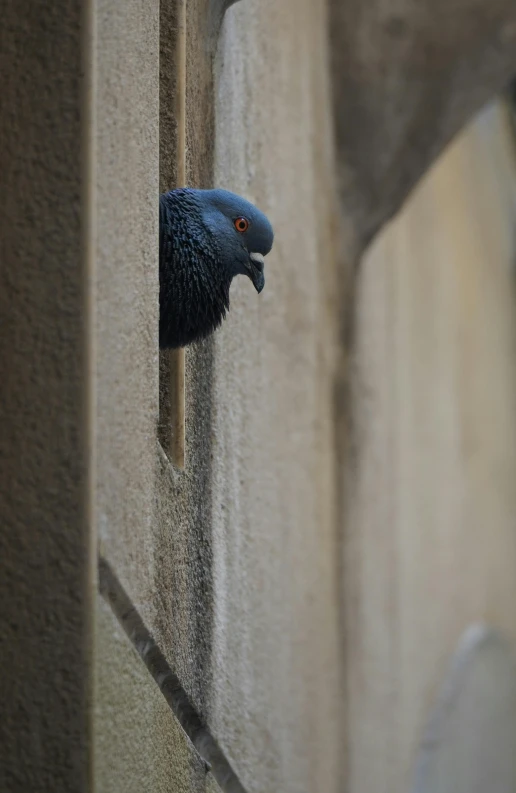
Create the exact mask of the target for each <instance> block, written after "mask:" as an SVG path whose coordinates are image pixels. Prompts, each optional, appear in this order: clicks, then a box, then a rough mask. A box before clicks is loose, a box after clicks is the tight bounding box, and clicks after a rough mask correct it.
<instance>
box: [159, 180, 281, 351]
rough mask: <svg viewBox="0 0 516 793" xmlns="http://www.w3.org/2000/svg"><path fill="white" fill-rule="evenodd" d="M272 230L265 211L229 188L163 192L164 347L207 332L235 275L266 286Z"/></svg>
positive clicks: (223, 305)
mask: <svg viewBox="0 0 516 793" xmlns="http://www.w3.org/2000/svg"><path fill="white" fill-rule="evenodd" d="M273 239H274V234H273V231H272V226H271V224H270V223H269V221H268V219H267V218H266V217H265V215H264V214H263V213H262V212H260V210H259V209H257V208H256V207H255V206H253V204H251V203H250V202H249V201H246V200H245V199H244V198H241V197H240V196H238V195H235V194H234V193H230V192H228V191H227V190H193V189H190V188H183V189H180V190H172V191H171V192H170V193H165V194H164V195H162V196H161V197H160V262H159V265H160V347H162V348H164V347H183V346H185V345H186V344H190V343H191V342H193V341H196V340H198V339H202V338H205V337H206V336H208V335H209V334H210V333H212V332H213V331H214V330H215V329H216V328H217V327H218V326H219V325H220V323H221V322H222V320H223V319H224V317H225V316H226V313H227V310H228V308H229V288H230V286H231V281H232V280H233V278H234V277H235V276H236V275H247V276H248V277H249V278H250V279H251V281H252V283H253V284H254V287H255V289H256V291H257V292H258V293H259V292H261V291H262V289H263V287H264V284H265V278H264V256H266V255H267V254H268V253H269V251H270V250H271V248H272V243H273Z"/></svg>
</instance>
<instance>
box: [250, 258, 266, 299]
mask: <svg viewBox="0 0 516 793" xmlns="http://www.w3.org/2000/svg"><path fill="white" fill-rule="evenodd" d="M249 260H250V262H249V278H250V279H251V281H252V282H253V284H254V288H255V289H256V291H257V292H258V294H260V292H261V291H262V289H263V287H264V286H265V276H264V274H263V269H264V267H265V260H264V258H263V256H262V254H261V253H250V254H249Z"/></svg>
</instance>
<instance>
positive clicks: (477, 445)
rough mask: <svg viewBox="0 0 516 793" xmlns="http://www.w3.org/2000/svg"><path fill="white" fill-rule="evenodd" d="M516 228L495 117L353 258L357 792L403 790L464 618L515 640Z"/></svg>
mask: <svg viewBox="0 0 516 793" xmlns="http://www.w3.org/2000/svg"><path fill="white" fill-rule="evenodd" d="M515 216H516V163H515V157H514V139H513V138H512V137H511V135H510V134H509V127H508V123H507V116H506V114H505V113H504V111H503V110H502V109H501V107H500V105H494V106H492V107H490V108H489V109H487V110H486V111H484V112H483V113H482V114H481V115H480V116H479V117H478V118H477V119H476V120H475V122H474V123H473V124H472V125H471V126H469V127H468V128H467V130H466V131H465V132H464V133H463V134H462V135H461V136H460V137H459V138H458V139H457V140H456V141H455V142H454V143H453V145H452V146H451V147H450V148H449V149H448V150H447V151H446V153H445V154H444V155H443V157H442V158H441V159H440V160H439V161H438V162H437V164H436V166H435V167H434V169H433V170H432V171H431V172H430V174H428V175H427V176H426V177H425V179H424V181H423V183H422V184H421V185H420V186H419V187H418V189H417V190H416V191H415V193H414V194H413V196H412V197H411V199H410V200H409V202H408V203H407V205H406V207H405V209H404V210H403V212H402V213H401V214H400V215H399V216H398V217H397V218H396V219H395V220H394V221H393V223H392V224H391V225H390V226H389V227H388V228H386V229H385V230H384V231H383V232H382V234H381V235H380V236H379V238H378V239H377V240H376V241H375V243H374V244H373V245H372V247H371V248H370V249H369V250H368V252H367V254H366V256H365V259H364V261H363V265H362V266H363V269H362V270H361V273H360V285H359V292H358V299H357V305H356V339H355V349H354V353H355V359H354V376H353V381H354V388H353V420H352V433H353V444H352V448H353V454H351V455H350V457H349V480H348V511H347V521H346V527H345V532H346V545H345V547H346V566H345V576H344V585H345V601H346V604H347V615H348V620H347V628H346V635H347V637H348V642H349V643H348V646H349V648H350V654H349V658H348V666H347V675H348V686H347V689H348V703H349V708H348V742H349V755H348V759H349V769H348V774H349V776H348V789H349V791H350V793H373V792H374V793H392V791H395V790H396V791H397V790H408V789H409V780H410V775H411V770H412V765H413V762H414V759H415V752H416V750H417V746H418V742H419V740H420V739H421V737H422V731H423V727H424V725H425V722H426V719H427V718H428V716H429V713H430V708H431V706H432V705H433V702H434V699H435V696H436V694H437V692H438V691H439V689H440V687H441V684H442V682H443V675H444V674H445V671H446V668H447V664H448V661H449V659H450V656H451V654H452V652H453V651H454V649H455V645H456V642H457V641H458V639H459V636H460V635H461V634H462V632H463V631H464V630H465V629H466V628H467V626H468V624H469V623H470V622H474V621H477V620H481V621H486V622H487V623H489V624H491V625H493V626H495V627H497V628H499V629H501V630H502V631H504V632H505V635H506V636H508V637H509V638H512V639H514V638H516V619H515V614H514V608H513V604H514V602H515V599H516V533H515V528H514V515H515V513H516V489H515V487H514V481H515V476H516V419H515V409H514V406H515V404H516V365H515V361H516V359H515V356H514V343H515V333H516V325H515V321H516V314H515V282H514V262H515V258H514V255H515V248H514V244H515V239H514V218H515ZM513 728H514V729H516V725H514V727H513ZM489 739H490V735H487V734H486V735H485V740H486V742H487V741H489Z"/></svg>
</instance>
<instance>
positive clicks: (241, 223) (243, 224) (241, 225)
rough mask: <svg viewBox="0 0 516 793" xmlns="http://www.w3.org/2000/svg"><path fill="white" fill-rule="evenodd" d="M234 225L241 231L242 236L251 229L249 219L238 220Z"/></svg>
mask: <svg viewBox="0 0 516 793" xmlns="http://www.w3.org/2000/svg"><path fill="white" fill-rule="evenodd" d="M234 223H235V228H236V230H237V231H240V233H241V234H243V233H244V231H247V229H248V228H249V221H248V220H247V218H237V219H236V220H235V221H234Z"/></svg>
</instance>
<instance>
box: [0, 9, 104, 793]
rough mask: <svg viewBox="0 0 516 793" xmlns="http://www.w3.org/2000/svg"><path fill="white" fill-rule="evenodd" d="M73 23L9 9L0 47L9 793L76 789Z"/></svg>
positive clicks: (81, 571) (4, 755) (79, 693)
mask: <svg viewBox="0 0 516 793" xmlns="http://www.w3.org/2000/svg"><path fill="white" fill-rule="evenodd" d="M87 11H88V8H87V7H82V6H81V4H80V3H76V4H73V3H72V4H71V3H68V2H59V0H58V2H56V3H52V4H50V5H49V4H47V3H43V2H36V3H32V2H23V1H22V2H19V3H15V4H12V3H11V4H8V5H7V6H6V7H4V8H3V9H2V25H1V32H0V71H1V73H2V100H1V106H2V109H1V121H0V172H1V174H2V189H1V190H0V205H1V208H2V209H1V212H0V282H1V285H0V317H1V319H0V324H1V330H0V360H1V368H2V394H1V397H0V436H1V441H0V447H1V450H0V516H1V517H0V522H1V526H2V528H1V530H0V624H1V638H0V658H1V673H0V699H1V702H2V706H1V711H2V716H1V718H0V747H1V749H0V752H1V758H0V789H1V790H3V791H20V793H21V791H27V790H34V791H37V790H40V791H43V790H53V791H56V793H59V792H60V791H62V793H65V792H68V793H72V792H73V793H75V791H77V792H79V791H81V793H85V792H86V791H87V790H88V789H89V784H90V781H91V777H90V758H89V752H88V744H89V740H90V733H91V730H90V715H89V714H90V704H91V693H90V690H91V682H90V670H91V649H90V648H91V639H92V636H91V604H92V580H93V576H92V574H91V562H92V558H93V556H92V554H91V552H90V536H91V535H90V523H91V521H90V517H89V476H88V452H89V448H90V438H89V431H90V419H89V415H90V410H89V405H88V403H89V393H90V392H89V386H88V375H87V372H88V366H89V352H88V343H87V340H88V334H89V326H90V323H89V309H88V305H89V301H88V289H87V283H88V276H89V265H90V261H89V248H88V245H87V239H88V231H87V228H88V220H89V213H88V206H89V179H88V173H87V169H88V162H89V157H88V152H89V149H90V141H91V117H90V113H89V103H88V101H87V89H88V80H86V81H83V80H82V75H83V73H84V69H85V64H86V63H87V56H88V54H90V53H91V46H90V45H91V41H90V39H89V28H88V14H87ZM86 73H87V74H89V72H88V69H87V68H86Z"/></svg>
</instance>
